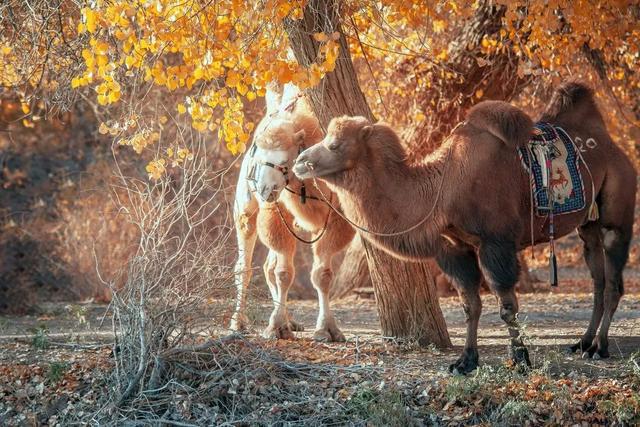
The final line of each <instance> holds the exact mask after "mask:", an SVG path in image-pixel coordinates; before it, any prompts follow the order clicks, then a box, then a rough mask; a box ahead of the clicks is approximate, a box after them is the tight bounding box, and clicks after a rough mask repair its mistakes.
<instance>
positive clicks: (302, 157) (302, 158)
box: [296, 153, 308, 165]
mask: <svg viewBox="0 0 640 427" xmlns="http://www.w3.org/2000/svg"><path fill="white" fill-rule="evenodd" d="M307 159H308V156H307V154H306V153H300V155H299V156H298V157H297V158H296V163H299V164H301V165H304V164H305V163H306V162H307Z"/></svg>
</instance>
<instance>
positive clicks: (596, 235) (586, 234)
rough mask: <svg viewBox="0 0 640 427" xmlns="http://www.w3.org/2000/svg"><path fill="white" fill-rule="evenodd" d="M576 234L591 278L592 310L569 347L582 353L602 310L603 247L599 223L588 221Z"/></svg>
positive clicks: (603, 279) (603, 281)
mask: <svg viewBox="0 0 640 427" xmlns="http://www.w3.org/2000/svg"><path fill="white" fill-rule="evenodd" d="M578 234H579V235H580V238H581V239H582V241H583V242H584V260H585V262H586V263H587V266H588V267H589V272H590V273H591V278H592V279H593V311H592V313H591V320H590V321H589V326H588V327H587V330H586V332H585V333H584V335H583V336H582V338H581V339H580V341H578V343H577V344H574V345H572V346H571V347H570V348H569V349H570V351H571V352H572V353H574V352H576V351H580V353H582V352H584V351H586V350H587V349H588V348H590V347H591V344H592V342H593V339H594V338H595V336H596V332H597V331H598V326H599V325H600V321H601V320H602V313H603V312H604V287H605V275H604V248H603V246H602V239H601V236H600V224H599V223H596V222H589V223H587V224H586V225H584V226H582V227H580V228H579V229H578Z"/></svg>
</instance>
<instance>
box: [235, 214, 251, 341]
mask: <svg viewBox="0 0 640 427" xmlns="http://www.w3.org/2000/svg"><path fill="white" fill-rule="evenodd" d="M250 208H251V207H248V208H247V210H246V211H245V212H242V213H241V214H239V215H237V216H236V219H235V226H236V236H237V238H238V260H237V261H236V265H235V268H234V272H235V277H234V280H235V285H236V306H235V311H234V313H233V316H232V317H231V325H230V327H231V329H233V330H235V331H243V330H246V329H247V327H248V325H249V321H248V319H247V315H246V305H247V287H248V286H249V281H250V280H251V261H252V259H253V250H254V248H255V245H256V238H257V234H256V217H257V213H256V212H255V210H254V212H250ZM254 209H255V207H254Z"/></svg>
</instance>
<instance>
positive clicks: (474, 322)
mask: <svg viewBox="0 0 640 427" xmlns="http://www.w3.org/2000/svg"><path fill="white" fill-rule="evenodd" d="M437 262H438V265H439V266H440V269H441V270H442V271H443V273H444V274H446V275H447V277H449V278H450V279H451V282H453V284H454V286H455V287H456V290H457V291H458V295H459V296H460V301H461V302H462V308H463V310H464V314H465V317H466V323H467V338H466V341H465V343H464V350H463V351H462V355H461V356H460V357H459V358H458V360H456V362H455V363H453V364H452V365H451V366H449V371H450V372H452V373H454V374H467V373H469V372H471V371H473V370H474V369H476V368H477V367H478V322H479V320H480V314H481V313H482V300H481V299H480V283H481V280H482V273H481V272H480V268H479V266H478V258H477V256H476V254H475V253H474V251H473V249H472V248H466V250H460V251H456V252H451V253H447V254H442V255H440V256H439V257H438V258H437Z"/></svg>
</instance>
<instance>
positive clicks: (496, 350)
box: [0, 270, 640, 425]
mask: <svg viewBox="0 0 640 427" xmlns="http://www.w3.org/2000/svg"><path fill="white" fill-rule="evenodd" d="M563 274H564V276H563V279H564V280H563V281H562V282H561V284H560V286H559V287H558V288H557V289H553V290H550V289H549V288H548V287H546V285H539V291H538V292H537V293H534V294H524V295H520V304H521V310H520V313H521V319H522V322H523V324H524V325H525V330H526V334H527V336H528V337H529V340H530V341H529V342H530V344H529V348H530V355H531V359H532V362H533V364H534V367H536V368H540V367H542V366H545V367H546V368H545V369H547V372H548V373H549V375H551V376H553V377H555V378H577V377H582V378H587V379H589V378H591V379H592V380H595V379H597V380H605V381H609V380H610V381H622V382H623V383H624V382H625V381H626V380H625V378H628V376H629V374H630V365H629V363H630V362H629V361H630V360H631V359H632V358H633V357H634V355H636V356H637V354H636V353H637V352H638V351H639V350H640V280H639V279H637V278H636V276H637V275H636V274H635V272H634V273H632V274H628V276H629V278H628V279H627V290H628V291H627V294H626V295H625V296H624V298H623V300H622V302H621V304H620V307H619V308H618V311H617V313H616V317H615V321H614V323H613V326H612V328H611V333H610V352H611V355H612V357H611V358H610V359H607V360H598V361H596V360H583V359H581V358H580V356H579V355H576V354H567V353H566V352H565V351H566V348H567V347H568V346H569V345H571V344H574V343H575V342H576V341H577V339H578V337H579V336H580V334H581V333H582V332H583V331H584V329H585V328H586V325H587V323H588V321H589V317H590V315H591V306H592V295H591V293H590V291H589V290H590V281H589V280H587V279H586V278H585V277H584V276H585V272H584V271H581V270H576V271H574V272H568V271H564V272H563ZM568 274H572V275H573V277H570V276H568ZM540 276H542V274H540ZM482 301H483V314H482V318H481V322H480V332H479V345H480V359H481V363H482V364H483V365H484V366H485V367H494V368H500V367H502V366H504V362H505V361H506V360H507V359H508V348H507V343H508V334H507V330H506V328H505V327H504V326H503V322H502V321H501V319H500V318H499V315H498V306H497V303H496V300H495V298H494V297H493V296H491V295H484V296H483V297H482ZM440 303H441V307H442V310H443V312H444V315H445V319H446V322H447V325H448V330H449V334H450V336H451V339H452V342H453V345H454V348H452V349H447V350H438V349H434V348H430V349H419V348H416V347H413V346H407V345H397V344H394V343H393V342H390V341H389V340H387V339H384V338H383V337H381V335H380V332H379V330H378V318H377V312H376V306H375V301H374V300H373V299H369V298H362V297H356V296H352V297H349V298H346V299H343V300H340V301H335V302H334V303H333V309H334V311H335V315H336V317H337V319H338V322H339V325H340V326H341V328H342V330H343V332H344V333H345V335H346V337H347V342H346V343H330V344H324V343H315V342H313V341H312V339H311V335H312V332H313V326H314V324H315V315H316V310H317V304H316V302H315V301H313V300H305V301H292V302H291V304H290V311H291V314H292V316H293V318H294V319H296V320H297V321H299V322H301V323H302V324H303V325H304V326H305V328H306V330H305V331H304V332H299V333H297V334H296V335H297V338H296V340H295V341H280V342H269V341H265V340H263V339H262V338H260V337H259V332H260V330H261V329H262V328H263V327H264V326H265V325H266V321H267V319H268V316H269V311H270V306H269V304H268V303H267V302H266V301H262V302H261V301H254V304H253V305H252V307H253V308H252V310H251V312H250V318H252V319H255V324H254V329H253V331H252V333H251V334H250V336H249V339H250V340H253V341H255V342H259V343H260V344H261V345H264V346H265V347H266V348H270V349H274V350H276V351H279V352H283V353H285V354H286V357H287V358H290V359H292V360H302V361H304V362H309V363H331V364H338V365H344V366H351V365H370V366H372V367H376V368H379V369H382V370H383V371H384V376H385V377H387V378H390V379H392V381H396V382H397V384H396V385H397V386H399V387H401V386H402V385H403V384H405V385H406V384H414V383H416V381H417V382H423V381H431V380H434V379H445V380H446V379H447V378H449V377H450V376H449V374H448V372H447V371H446V369H447V367H448V365H449V364H450V363H451V362H452V361H453V360H454V359H455V358H456V357H457V356H458V353H459V352H460V351H461V347H462V345H463V342H464V335H465V324H464V319H463V313H462V310H461V308H460V306H459V303H458V300H457V298H455V297H451V298H442V299H441V301H440ZM0 331H2V332H1V334H0V375H1V376H2V378H3V380H2V381H0V397H2V399H5V398H6V399H7V401H6V402H7V403H3V404H0V425H4V424H5V422H6V423H7V424H16V425H38V424H46V423H47V422H48V421H47V420H49V422H50V421H51V420H50V419H49V417H50V416H54V415H55V414H56V413H57V412H58V411H60V410H61V408H62V407H63V406H64V404H66V401H67V400H68V399H69V397H68V396H67V395H65V396H67V397H65V399H63V401H62V402H61V400H60V399H61V398H59V397H58V398H52V397H47V396H46V395H47V393H48V392H52V393H54V394H55V393H56V392H54V391H53V390H55V389H56V387H57V388H59V387H60V383H58V384H56V381H59V379H57V378H55V376H56V374H55V369H56V366H62V367H64V372H65V375H66V374H67V373H68V372H70V371H73V370H74V369H77V370H78V372H79V373H78V375H75V376H73V375H72V376H71V378H69V377H68V375H67V376H64V378H65V379H64V380H63V383H62V384H63V386H65V387H67V388H70V389H72V392H73V393H76V394H77V393H78V390H83V387H86V386H87V384H89V383H90V377H91V376H92V372H94V370H100V369H109V368H108V367H109V364H110V361H109V354H110V343H111V342H112V339H113V335H112V332H111V322H110V315H109V312H108V307H107V306H106V305H100V304H92V303H85V304H63V303H52V304H49V305H45V306H43V308H42V309H41V313H39V314H38V315H31V316H22V317H10V316H5V317H0ZM226 332H227V331H224V330H220V333H221V334H224V333H226ZM87 364H88V365H89V366H88V367H87ZM16 369H18V372H19V374H16V373H15V372H16ZM20 372H21V373H20ZM52 377H53V378H52ZM3 382H4V384H2V383H3ZM40 382H42V383H44V385H42V386H38V384H40ZM54 386H55V387H54ZM63 388H64V387H63ZM2 399H0V400H2ZM39 401H42V402H46V404H43V405H39V403H38V402H39ZM446 409H448V408H446ZM21 411H24V414H20V412H21ZM38 411H39V414H38V413H37V412H38ZM43 414H44V415H43ZM638 415H640V414H638ZM53 419H55V416H54V418H53ZM445 419H446V418H445ZM631 419H633V418H631Z"/></svg>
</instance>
